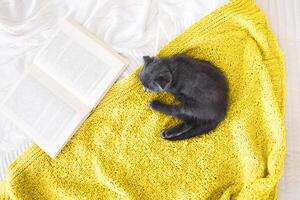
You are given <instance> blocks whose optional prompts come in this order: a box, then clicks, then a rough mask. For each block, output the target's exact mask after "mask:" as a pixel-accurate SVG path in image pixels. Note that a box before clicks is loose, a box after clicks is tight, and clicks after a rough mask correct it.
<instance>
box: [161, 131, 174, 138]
mask: <svg viewBox="0 0 300 200" xmlns="http://www.w3.org/2000/svg"><path fill="white" fill-rule="evenodd" d="M160 137H161V138H163V139H169V138H171V137H172V135H171V134H169V133H168V131H167V130H163V131H161V132H160Z"/></svg>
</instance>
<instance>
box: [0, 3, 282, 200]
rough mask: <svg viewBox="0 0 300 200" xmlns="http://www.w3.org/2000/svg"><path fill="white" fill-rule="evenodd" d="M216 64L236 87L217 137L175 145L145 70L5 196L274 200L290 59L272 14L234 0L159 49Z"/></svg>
mask: <svg viewBox="0 0 300 200" xmlns="http://www.w3.org/2000/svg"><path fill="white" fill-rule="evenodd" d="M179 53H180V54H186V55H188V56H191V57H194V58H199V59H205V60H208V61H210V62H212V63H214V64H215V65H217V66H219V67H220V68H221V69H222V70H223V71H224V73H225V74H226V76H227V78H228V81H229V88H230V93H229V109H228V114H227V116H226V119H225V120H224V121H223V122H221V124H220V125H219V126H218V128H217V129H216V130H214V131H212V132H210V133H209V134H206V135H203V136H200V137H196V138H193V139H189V140H184V141H176V142H172V141H167V140H163V139H161V138H160V136H159V132H160V131H161V130H162V129H164V128H167V127H170V126H173V125H175V124H176V123H178V121H177V120H176V119H174V118H171V117H168V116H165V115H163V114H161V113H158V112H154V111H152V110H151V109H149V107H148V102H149V101H150V100H152V99H160V100H161V101H166V102H174V99H173V98H172V97H171V96H170V95H168V94H159V95H157V94H152V93H148V92H144V91H143V90H142V87H141V85H140V83H139V80H138V72H139V70H137V71H136V72H134V73H133V74H132V75H131V76H129V77H128V78H125V79H123V80H121V81H119V82H118V83H116V84H115V85H114V86H113V87H112V88H111V89H110V91H109V92H108V93H107V95H106V96H105V98H104V99H103V101H102V102H101V103H100V105H99V106H98V107H97V109H96V110H95V111H94V113H93V114H92V115H91V116H90V117H89V118H88V119H87V120H86V121H85V123H84V124H83V125H82V126H81V128H80V129H79V130H78V131H77V133H76V134H75V136H74V137H73V138H72V140H71V141H70V142H69V143H68V145H67V146H66V147H65V148H64V149H63V151H62V152H61V153H60V154H59V156H58V157H57V158H56V159H54V160H52V159H51V158H50V157H48V156H47V155H46V154H45V153H44V152H43V151H42V150H40V149H39V148H38V147H37V146H36V145H33V146H31V147H30V148H29V149H28V150H27V151H26V152H25V153H24V154H23V155H22V156H20V157H19V158H18V159H17V160H16V161H15V162H14V163H13V164H12V165H11V166H10V167H9V170H8V172H7V174H6V177H5V179H4V181H3V182H2V184H1V186H0V199H22V200H23V199H30V200H31V199H41V200H48V199H50V200H51V199H63V200H68V199H87V200H92V199H97V200H99V199H101V200H102V199H104V200H106V199H108V200H111V199H112V200H114V199H122V200H123V199H130V200H148V199H149V200H169V199H170V200H174V199H178V200H179V199H181V200H188V199H245V200H255V199H258V200H262V199H276V197H277V185H278V182H279V178H280V176H281V174H282V170H283V162H284V157H285V150H286V144H285V129H284V95H285V90H284V79H285V72H284V63H283V56H282V53H281V50H280V49H279V47H278V44H277V42H276V39H275V37H274V35H273V33H272V31H271V30H270V28H269V26H268V23H267V21H266V19H265V16H264V14H263V13H262V12H261V11H260V9H259V8H258V7H257V6H256V5H255V2H254V1H251V0H233V1H231V2H229V3H227V4H225V5H224V6H222V7H220V8H219V9H217V10H215V11H214V12H213V13H211V14H209V15H208V16H206V17H205V18H203V19H201V20H200V21H198V22H196V23H195V24H194V25H192V26H191V27H190V28H188V29H187V30H186V31H184V32H183V33H182V34H180V35H179V36H177V37H176V38H175V39H174V40H173V41H171V42H170V43H169V44H167V45H166V46H165V47H164V48H162V49H161V51H160V52H159V53H158V55H159V56H170V55H174V54H179Z"/></svg>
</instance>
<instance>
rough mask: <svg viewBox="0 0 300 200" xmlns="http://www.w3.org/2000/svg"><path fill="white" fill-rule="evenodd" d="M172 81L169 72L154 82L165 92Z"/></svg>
mask: <svg viewBox="0 0 300 200" xmlns="http://www.w3.org/2000/svg"><path fill="white" fill-rule="evenodd" d="M172 81H173V77H172V74H171V73H170V72H164V73H162V74H160V75H159V76H158V78H156V79H155V80H154V82H155V83H156V84H157V85H158V87H159V88H160V90H167V89H168V88H169V87H170V86H171V83H172Z"/></svg>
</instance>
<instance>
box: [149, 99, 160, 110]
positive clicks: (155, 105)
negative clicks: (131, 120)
mask: <svg viewBox="0 0 300 200" xmlns="http://www.w3.org/2000/svg"><path fill="white" fill-rule="evenodd" d="M159 105H160V102H159V101H156V100H152V101H150V102H149V107H150V108H152V109H154V110H157V108H158V107H159Z"/></svg>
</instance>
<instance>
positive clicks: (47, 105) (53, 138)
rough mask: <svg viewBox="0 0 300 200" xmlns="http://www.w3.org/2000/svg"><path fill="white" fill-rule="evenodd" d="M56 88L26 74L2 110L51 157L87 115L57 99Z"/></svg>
mask: <svg viewBox="0 0 300 200" xmlns="http://www.w3.org/2000/svg"><path fill="white" fill-rule="evenodd" d="M39 77H40V78H42V79H45V77H43V76H39ZM46 79H47V78H46ZM46 81H47V80H46ZM48 81H49V80H48ZM55 87H59V86H52V89H51V88H50V89H49V88H48V87H46V86H45V85H43V84H42V83H41V82H40V81H39V80H38V79H36V77H35V75H34V74H33V75H32V74H29V73H27V74H26V75H24V77H23V78H22V79H21V80H20V82H19V83H18V84H17V85H16V88H15V89H14V90H13V91H12V93H11V94H10V95H9V96H8V98H7V99H5V101H4V102H3V104H2V106H1V107H2V110H3V111H4V112H3V113H4V114H5V115H7V117H9V118H10V119H11V120H12V121H13V122H14V123H16V125H17V126H19V127H20V128H21V129H22V130H23V131H25V132H26V133H27V134H29V135H30V136H31V137H32V139H33V141H34V142H35V143H36V144H37V145H39V146H40V147H41V148H42V149H44V150H45V151H46V152H47V153H48V154H49V155H50V156H52V157H54V156H55V155H56V154H57V153H58V152H59V150H60V148H62V146H63V144H64V142H66V140H67V139H68V138H69V137H71V136H72V133H73V131H75V130H76V128H77V126H78V124H80V123H81V121H82V120H83V119H84V118H85V117H86V116H87V114H88V113H89V109H88V108H84V107H82V106H80V104H79V102H78V103H77V104H78V105H76V103H74V102H67V101H66V100H65V99H64V98H63V97H60V96H57V94H55V92H53V91H56V92H58V91H59V89H58V90H57V88H55ZM75 101H76V100H75Z"/></svg>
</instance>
